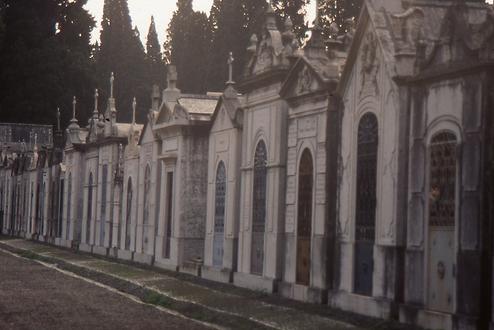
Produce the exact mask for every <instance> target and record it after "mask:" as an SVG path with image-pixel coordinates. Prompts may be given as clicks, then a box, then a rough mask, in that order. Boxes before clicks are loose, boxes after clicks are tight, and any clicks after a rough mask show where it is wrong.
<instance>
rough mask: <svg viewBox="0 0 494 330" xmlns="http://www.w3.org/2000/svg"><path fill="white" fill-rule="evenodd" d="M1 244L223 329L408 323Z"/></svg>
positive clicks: (35, 246) (19, 243) (36, 246)
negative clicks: (358, 315) (376, 318)
mask: <svg viewBox="0 0 494 330" xmlns="http://www.w3.org/2000/svg"><path fill="white" fill-rule="evenodd" d="M0 249H6V250H10V251H11V252H14V253H17V254H20V255H21V256H24V257H27V258H31V259H38V260H41V261H44V262H47V263H51V264H55V265H56V267H58V268H61V269H64V270H66V271H69V272H73V273H75V274H77V275H79V276H83V277H85V278H90V279H91V280H94V281H96V282H99V283H103V284H105V285H108V286H111V287H113V288H115V289H117V290H119V291H121V292H125V293H127V294H131V295H133V296H135V297H137V298H139V299H141V300H142V301H144V302H147V303H151V304H154V305H158V306H162V307H165V308H167V309H170V310H174V311H175V312H177V313H179V314H181V315H184V316H186V317H189V318H193V319H196V320H200V321H204V322H207V323H210V324H214V325H217V326H219V327H221V328H235V329H256V328H258V329H267V328H271V329H358V328H373V329H401V328H403V327H402V326H400V325H396V324H389V323H387V322H386V323H385V322H382V321H379V320H372V319H367V318H361V317H357V316H355V317H353V316H352V315H349V314H348V313H343V312H339V311H334V310H330V309H329V308H328V307H327V306H320V305H314V304H304V303H298V302H292V301H287V300H284V299H281V298H279V297H275V296H267V295H265V294H262V293H258V292H254V291H249V290H244V289H239V288H235V287H233V286H231V285H225V284H217V283H212V282H209V281H205V280H202V279H198V278H195V277H192V276H188V275H184V274H178V273H175V272H168V271H161V270H154V269H151V268H149V269H148V268H142V267H138V266H134V265H130V264H123V263H120V262H117V261H112V260H109V259H103V258H100V257H96V256H92V255H88V254H80V253H76V252H73V251H70V250H66V249H60V248H57V247H53V246H48V245H44V244H40V243H36V242H33V241H26V240H21V239H6V238H4V239H3V240H1V241H0ZM351 323H353V324H351ZM354 324H357V325H358V326H356V325H354Z"/></svg>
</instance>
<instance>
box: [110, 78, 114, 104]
mask: <svg viewBox="0 0 494 330" xmlns="http://www.w3.org/2000/svg"><path fill="white" fill-rule="evenodd" d="M114 82H115V76H114V75H113V72H112V73H111V76H110V98H111V99H112V98H113V83H114Z"/></svg>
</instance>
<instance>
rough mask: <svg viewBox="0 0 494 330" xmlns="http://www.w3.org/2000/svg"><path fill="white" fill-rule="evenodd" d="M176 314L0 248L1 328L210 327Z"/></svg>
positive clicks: (6, 329) (4, 329)
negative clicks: (2, 250)
mask: <svg viewBox="0 0 494 330" xmlns="http://www.w3.org/2000/svg"><path fill="white" fill-rule="evenodd" d="M160 309H161V310H160ZM174 314H175V313H173V312H172V313H170V312H168V311H166V310H164V309H162V308H156V307H155V306H152V305H149V304H144V303H142V302H141V301H140V300H138V299H135V298H134V297H132V296H130V297H123V296H122V294H121V293H119V292H116V290H113V289H111V288H102V287H101V286H97V285H95V284H94V283H91V282H88V281H87V280H85V279H81V278H78V277H75V276H74V275H72V274H70V273H64V272H61V271H59V270H58V269H56V268H54V267H51V266H49V265H47V266H45V265H42V264H39V263H37V262H35V261H32V260H28V259H25V258H20V257H18V256H15V255H13V254H10V253H6V252H1V251H0V329H3V330H10V329H12V330H14V329H88V330H89V329H108V330H111V329H125V330H127V329H128V330H134V329H143V330H144V329H191V330H196V329H197V330H202V329H211V328H212V327H208V326H207V324H203V323H201V322H197V321H195V320H193V319H190V318H184V317H181V316H179V315H174Z"/></svg>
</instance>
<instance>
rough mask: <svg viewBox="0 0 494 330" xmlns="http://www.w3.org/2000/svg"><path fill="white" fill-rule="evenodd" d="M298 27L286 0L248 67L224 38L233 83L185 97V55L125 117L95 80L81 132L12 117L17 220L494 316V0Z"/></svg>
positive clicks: (362, 304)
mask: <svg viewBox="0 0 494 330" xmlns="http://www.w3.org/2000/svg"><path fill="white" fill-rule="evenodd" d="M292 28H293V27H292V23H291V22H290V20H287V21H286V22H285V23H284V27H283V29H282V30H281V31H280V30H279V29H278V27H277V24H276V21H275V15H274V12H273V9H272V8H271V7H270V6H269V7H268V10H267V12H266V13H265V17H264V27H263V29H262V31H261V32H260V34H259V35H253V36H252V37H251V39H250V44H249V46H248V49H247V52H248V54H249V58H248V61H247V66H246V68H245V71H244V75H243V77H242V78H241V79H240V81H238V82H237V83H235V82H234V81H233V79H232V75H231V72H232V69H231V67H232V63H233V61H234V56H233V55H232V54H230V56H228V54H225V65H229V68H230V76H229V77H228V78H229V79H228V81H227V82H226V86H225V89H224V91H223V92H219V93H213V92H211V93H207V94H205V95H190V94H184V93H182V92H181V91H180V90H178V89H177V87H176V86H177V81H178V79H180V72H176V69H175V68H174V66H172V65H170V66H169V67H168V73H167V81H168V85H167V86H168V87H167V88H166V89H165V90H164V91H162V92H160V91H159V89H158V88H157V87H156V88H154V89H153V93H152V95H151V97H152V108H151V109H150V110H149V112H148V116H147V121H146V122H145V123H141V124H138V123H136V122H135V120H133V121H132V123H130V124H123V123H119V122H118V109H116V108H115V101H114V99H113V93H110V97H109V99H108V100H107V102H106V109H104V111H101V110H100V109H99V108H98V104H100V103H101V102H102V101H101V100H98V92H97V90H96V92H95V106H94V109H93V115H92V116H91V118H90V119H89V122H88V123H87V124H79V122H78V120H77V118H76V117H77V116H76V115H77V100H76V99H75V98H74V102H73V118H72V120H71V122H70V125H69V126H68V127H67V129H66V130H65V132H62V130H61V128H60V125H59V124H58V125H57V126H56V128H55V129H52V128H51V127H44V126H32V125H22V124H1V125H0V140H1V141H0V143H1V145H0V148H1V158H0V228H1V231H2V233H3V234H5V235H13V236H20V237H25V238H27V239H33V240H39V241H43V242H47V243H49V244H55V245H59V246H63V247H67V248H72V249H76V250H80V251H84V252H87V253H95V254H100V255H104V256H107V257H111V258H118V259H122V260H127V261H133V262H137V263H143V264H148V265H153V266H155V267H159V268H164V269H169V270H173V271H179V272H186V273H191V274H194V275H196V276H200V277H203V278H206V279H209V280H213V281H219V282H225V283H232V285H235V286H240V287H246V288H250V289H254V290H262V291H265V292H267V293H276V294H280V295H282V296H284V297H287V298H290V299H296V300H301V301H308V302H313V303H318V304H327V305H329V306H331V307H334V308H338V309H341V310H345V311H350V312H354V313H358V314H364V315H368V316H373V317H377V318H384V319H395V320H399V321H400V322H403V323H409V324H413V325H417V326H421V327H424V328H429V329H487V328H489V327H490V328H491V329H494V294H493V280H494V272H493V264H494V259H493V252H494V251H493V249H494V248H493V246H494V245H493V241H494V240H493V235H494V207H493V205H492V201H493V200H494V172H493V171H494V149H493V145H494V130H493V129H492V128H493V127H494V116H493V114H491V111H492V109H494V78H493V77H494V9H493V7H492V5H489V4H485V3H483V2H481V1H473V0H472V1H440V0H396V1H388V0H366V1H364V5H363V8H362V12H361V14H360V17H359V19H358V24H357V25H356V26H355V27H354V28H353V29H351V30H350V31H348V32H347V33H346V34H345V35H342V36H339V37H336V35H338V31H337V29H336V28H333V30H334V35H335V37H334V38H330V39H328V40H325V39H324V38H323V37H322V34H321V30H320V28H319V26H318V22H317V20H316V23H315V26H314V27H313V29H312V32H311V37H310V39H309V40H308V41H307V43H306V44H305V45H304V46H300V45H299V44H298V42H297V41H296V39H295V35H294V33H293V31H292ZM227 58H228V61H226V59H227ZM227 63H228V64H227ZM117 78H118V77H117ZM113 82H114V77H113V76H112V77H110V80H109V84H110V87H111V90H112V89H113ZM128 97H129V98H132V96H131V95H129V96H128ZM135 102H136V100H134V118H135Z"/></svg>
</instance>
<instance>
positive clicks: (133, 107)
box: [132, 96, 137, 125]
mask: <svg viewBox="0 0 494 330" xmlns="http://www.w3.org/2000/svg"><path fill="white" fill-rule="evenodd" d="M136 107H137V100H136V98H135V96H134V99H133V100H132V125H135V124H136Z"/></svg>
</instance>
